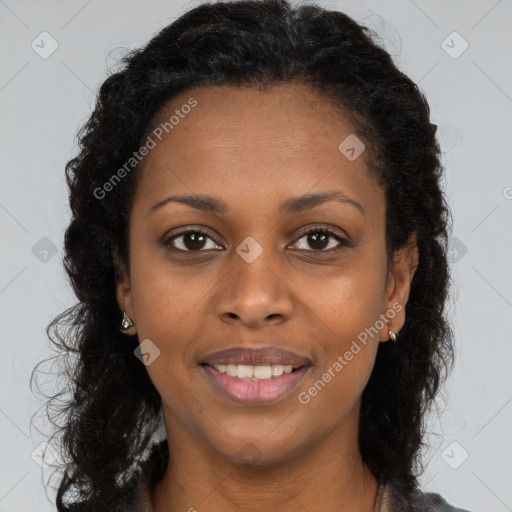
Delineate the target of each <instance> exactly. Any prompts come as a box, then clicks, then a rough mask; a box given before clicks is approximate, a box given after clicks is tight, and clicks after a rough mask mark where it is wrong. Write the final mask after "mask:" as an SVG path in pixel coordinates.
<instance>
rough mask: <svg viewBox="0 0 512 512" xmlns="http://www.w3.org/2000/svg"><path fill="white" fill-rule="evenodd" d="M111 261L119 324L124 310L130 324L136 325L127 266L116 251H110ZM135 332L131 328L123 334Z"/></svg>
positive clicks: (133, 328)
mask: <svg viewBox="0 0 512 512" xmlns="http://www.w3.org/2000/svg"><path fill="white" fill-rule="evenodd" d="M112 259H113V261H114V268H115V282H116V299H117V303H118V305H119V310H120V311H121V314H120V315H119V323H121V319H122V312H123V310H124V312H125V313H126V314H127V315H128V316H129V317H130V319H131V320H132V322H133V323H134V324H136V321H135V311H134V307H133V296H132V287H131V282H130V275H129V272H128V269H127V265H126V263H125V262H124V261H123V260H122V259H121V258H120V256H119V254H118V252H117V250H116V249H114V250H113V251H112ZM135 330H136V328H135V327H132V328H131V329H129V330H128V331H124V332H125V333H126V334H135V333H134V332H132V331H135Z"/></svg>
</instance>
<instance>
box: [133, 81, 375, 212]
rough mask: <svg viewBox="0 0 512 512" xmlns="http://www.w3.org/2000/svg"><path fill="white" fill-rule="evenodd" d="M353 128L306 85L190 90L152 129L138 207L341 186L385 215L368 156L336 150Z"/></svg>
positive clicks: (273, 196) (244, 199) (267, 197)
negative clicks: (177, 198)
mask: <svg viewBox="0 0 512 512" xmlns="http://www.w3.org/2000/svg"><path fill="white" fill-rule="evenodd" d="M187 105H188V106H189V105H194V107H193V108H189V107H188V106H187ZM354 131H355V128H354V126H353V125H352V123H351V122H350V118H349V116H348V115H347V114H346V113H345V112H344V111H343V110H342V109H341V108H339V107H336V106H335V105H334V104H333V103H332V102H331V101H329V100H327V99H326V98H325V97H323V96H321V95H319V94H318V93H316V92H315V91H313V90H311V89H309V88H307V87H305V86H300V85H290V84H287V85H279V86H274V87H271V88H269V89H266V90H258V89H249V88H230V87H218V86H215V87H212V86H208V87H199V88H195V89H191V90H189V91H187V92H185V93H183V94H181V95H180V96H178V97H176V98H174V99H173V100H172V101H171V102H169V103H168V104H166V105H165V106H164V107H163V108H162V109H161V110H160V111H159V113H158V115H157V116H156V117H155V120H154V122H153V123H152V126H151V128H150V130H149V131H148V133H149V136H151V137H152V138H153V140H154V142H155V145H154V147H153V149H151V151H150V152H149V154H148V155H147V156H146V157H145V159H144V161H143V165H142V169H141V170H139V172H142V176H141V179H140V183H139V186H138V190H137V194H136V202H138V203H141V202H142V203H149V202H152V203H155V202H157V201H158V200H161V199H164V198H165V195H166V194H171V193H183V194H187V195H190V194H198V195H204V194H208V195H214V196H217V197H222V198H223V199H224V201H225V202H227V203H228V204H231V203H233V204H234V203H236V202H237V201H238V202H239V203H241V204H246V205H248V204H250V203H251V200H252V199H255V200H256V199H257V202H258V203H259V205H260V207H261V206H263V205H265V204H266V203H267V202H268V205H269V206H270V204H273V203H275V201H276V200H280V199H283V198H288V197H297V196H300V195H303V194H307V193H311V192H317V191H323V190H330V189H334V188H336V189H341V190H343V192H345V193H346V194H347V195H351V196H352V197H354V198H356V199H357V200H358V201H360V202H362V203H363V205H364V206H365V209H367V210H368V213H371V212H370V210H373V213H374V214H375V215H379V214H380V215H382V214H383V211H382V209H383V204H384V203H383V192H382V190H381V189H380V187H378V186H377V184H376V182H375V180H374V178H373V176H372V174H371V172H370V171H369V169H368V167H367V157H368V154H367V151H363V152H362V154H361V155H360V156H359V157H358V158H356V159H355V160H352V161H351V160H349V159H348V158H347V157H346V155H344V154H343V153H342V152H341V151H340V149H339V146H340V144H341V143H342V142H343V141H344V140H346V139H347V137H354ZM155 133H157V134H159V137H156V136H155V135H154V134H155ZM160 139H161V140H160ZM348 140H351V139H348ZM361 142H362V141H361ZM279 198H280V199H279ZM148 207H150V205H149V206H148Z"/></svg>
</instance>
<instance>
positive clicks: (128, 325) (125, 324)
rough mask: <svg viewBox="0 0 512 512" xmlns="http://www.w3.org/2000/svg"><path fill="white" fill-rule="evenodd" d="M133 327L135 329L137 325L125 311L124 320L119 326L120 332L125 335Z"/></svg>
mask: <svg viewBox="0 0 512 512" xmlns="http://www.w3.org/2000/svg"><path fill="white" fill-rule="evenodd" d="M132 327H135V324H134V323H133V322H132V320H131V318H130V317H129V316H128V315H127V314H126V313H125V312H124V311H123V319H122V320H121V325H120V326H119V329H120V331H121V332H123V333H124V332H126V331H128V330H129V329H130V328H132Z"/></svg>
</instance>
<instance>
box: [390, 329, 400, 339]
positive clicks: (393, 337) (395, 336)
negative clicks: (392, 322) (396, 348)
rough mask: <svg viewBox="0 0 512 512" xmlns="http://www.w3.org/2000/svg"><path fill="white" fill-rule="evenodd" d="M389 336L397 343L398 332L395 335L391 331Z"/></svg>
mask: <svg viewBox="0 0 512 512" xmlns="http://www.w3.org/2000/svg"><path fill="white" fill-rule="evenodd" d="M388 335H389V337H390V338H391V339H392V340H393V341H396V338H397V336H398V332H397V333H396V334H395V333H394V332H393V331H391V330H390V331H389V332H388Z"/></svg>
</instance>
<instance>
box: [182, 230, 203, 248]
mask: <svg viewBox="0 0 512 512" xmlns="http://www.w3.org/2000/svg"><path fill="white" fill-rule="evenodd" d="M204 238H205V237H204V236H203V235H201V234H200V233H188V234H186V235H185V237H184V242H183V243H184V244H185V247H186V248H187V249H191V250H193V249H202V247H203V245H204Z"/></svg>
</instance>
